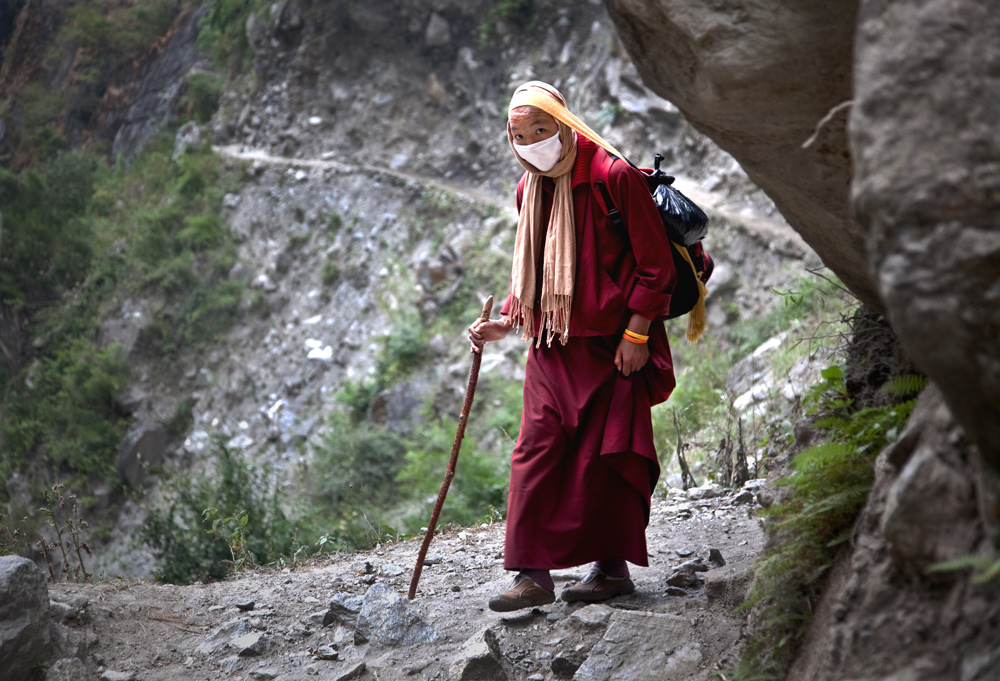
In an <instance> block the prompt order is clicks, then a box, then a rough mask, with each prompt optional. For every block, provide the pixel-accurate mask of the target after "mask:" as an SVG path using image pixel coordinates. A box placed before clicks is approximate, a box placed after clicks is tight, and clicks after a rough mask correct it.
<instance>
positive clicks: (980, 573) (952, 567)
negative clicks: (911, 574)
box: [927, 554, 1000, 584]
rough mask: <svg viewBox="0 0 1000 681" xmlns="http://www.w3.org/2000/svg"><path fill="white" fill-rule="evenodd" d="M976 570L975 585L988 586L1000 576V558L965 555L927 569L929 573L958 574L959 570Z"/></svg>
mask: <svg viewBox="0 0 1000 681" xmlns="http://www.w3.org/2000/svg"><path fill="white" fill-rule="evenodd" d="M970 568H971V569H972V570H974V571H975V572H974V574H973V576H972V583H973V584H986V583H987V582H990V581H992V580H994V579H996V577H997V576H998V575H1000V558H992V557H990V556H977V555H971V554H970V555H965V556H958V557H957V558H952V559H951V560H946V561H943V562H941V563H935V564H934V565H931V566H930V567H929V568H927V572H930V573H934V572H956V571H958V570H968V569H970Z"/></svg>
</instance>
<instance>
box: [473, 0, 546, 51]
mask: <svg viewBox="0 0 1000 681" xmlns="http://www.w3.org/2000/svg"><path fill="white" fill-rule="evenodd" d="M534 9H535V3H534V0H499V2H498V3H497V4H496V5H494V6H493V7H492V8H491V9H490V11H489V12H487V14H486V19H485V20H484V21H483V23H481V24H480V25H479V46H480V47H486V45H488V44H489V42H490V40H492V39H493V37H494V36H495V35H496V33H497V29H498V26H499V25H500V24H501V23H506V24H511V25H512V26H513V27H515V28H525V27H527V26H528V25H529V24H530V23H531V19H532V15H533V13H534Z"/></svg>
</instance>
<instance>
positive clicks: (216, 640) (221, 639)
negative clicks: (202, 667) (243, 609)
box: [195, 620, 250, 655]
mask: <svg viewBox="0 0 1000 681" xmlns="http://www.w3.org/2000/svg"><path fill="white" fill-rule="evenodd" d="M249 633H250V625H249V624H247V623H246V622H244V621H243V620H229V621H228V622H225V623H223V624H221V625H220V626H219V627H218V628H216V630H215V631H213V632H212V633H211V634H210V635H209V637H208V638H206V639H205V640H204V641H202V643H201V645H199V646H198V647H197V648H196V649H195V652H196V653H198V654H199V655H213V654H215V653H218V652H220V651H222V650H225V649H226V647H227V646H228V645H229V643H230V641H232V640H234V639H236V638H238V637H240V636H243V635H245V634H249Z"/></svg>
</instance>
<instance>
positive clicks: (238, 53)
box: [198, 0, 270, 67]
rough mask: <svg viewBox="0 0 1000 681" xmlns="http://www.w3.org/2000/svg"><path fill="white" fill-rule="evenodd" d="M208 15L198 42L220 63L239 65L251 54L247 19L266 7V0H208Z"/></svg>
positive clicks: (230, 65)
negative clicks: (247, 33)
mask: <svg viewBox="0 0 1000 681" xmlns="http://www.w3.org/2000/svg"><path fill="white" fill-rule="evenodd" d="M208 4H209V10H208V14H207V15H206V16H205V18H204V19H203V20H202V22H201V31H200V33H199V34H198V45H199V46H200V47H203V48H206V49H209V50H211V52H212V57H213V59H214V61H215V63H216V64H217V65H219V66H229V67H239V66H241V65H245V64H246V63H247V62H248V61H249V59H250V56H251V50H250V43H248V42H247V35H246V24H247V19H249V18H250V15H251V14H253V13H254V12H257V11H259V10H260V9H261V8H264V7H267V6H268V5H269V4H270V3H269V2H265V0H210V2H209V3H208Z"/></svg>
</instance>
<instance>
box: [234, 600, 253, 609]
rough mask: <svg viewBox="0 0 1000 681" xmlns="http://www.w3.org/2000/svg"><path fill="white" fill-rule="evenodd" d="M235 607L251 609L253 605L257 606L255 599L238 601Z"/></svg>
mask: <svg viewBox="0 0 1000 681" xmlns="http://www.w3.org/2000/svg"><path fill="white" fill-rule="evenodd" d="M236 607H237V608H238V609H240V610H253V609H254V608H255V607H257V602H256V601H239V602H238V603H237V604H236Z"/></svg>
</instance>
